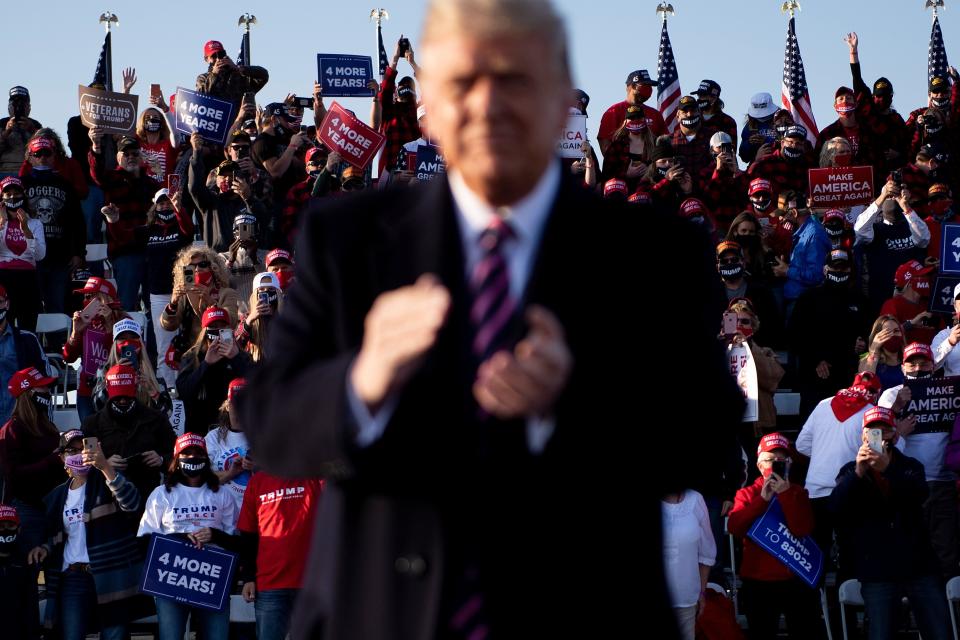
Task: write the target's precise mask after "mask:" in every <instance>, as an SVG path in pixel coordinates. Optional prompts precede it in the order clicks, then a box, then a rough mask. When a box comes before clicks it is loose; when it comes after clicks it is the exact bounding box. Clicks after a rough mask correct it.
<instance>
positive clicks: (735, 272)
mask: <svg viewBox="0 0 960 640" xmlns="http://www.w3.org/2000/svg"><path fill="white" fill-rule="evenodd" d="M717 271H719V272H720V277H721V278H723V281H724V282H736V281H737V280H739V279H740V278H742V277H743V264H742V263H739V262H738V263H737V264H727V265H722V266H720V267H717Z"/></svg>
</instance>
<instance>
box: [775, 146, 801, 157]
mask: <svg viewBox="0 0 960 640" xmlns="http://www.w3.org/2000/svg"><path fill="white" fill-rule="evenodd" d="M780 151H781V152H783V157H784V158H786V159H787V160H798V159H800V158H802V157H803V151H800V150H799V149H794V148H793V147H786V146H784V147H782V148H781V149H780Z"/></svg>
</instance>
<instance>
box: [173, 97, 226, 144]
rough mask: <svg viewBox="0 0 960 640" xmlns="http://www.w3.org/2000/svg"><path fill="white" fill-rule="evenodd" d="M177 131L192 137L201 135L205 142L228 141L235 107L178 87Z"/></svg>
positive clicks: (176, 103)
mask: <svg viewBox="0 0 960 640" xmlns="http://www.w3.org/2000/svg"><path fill="white" fill-rule="evenodd" d="M174 102H175V107H176V108H175V109H174V112H175V113H176V122H175V124H176V129H177V131H179V132H180V133H185V134H187V135H190V134H191V133H194V132H196V133H199V134H200V137H201V138H203V139H204V140H209V141H210V142H214V143H216V144H224V143H226V141H227V133H229V132H230V125H231V124H232V123H233V105H232V104H231V103H229V102H227V101H226V100H218V99H217V98H211V97H210V96H208V95H204V94H202V93H197V92H196V91H190V90H189V89H184V88H182V87H177V98H176V100H175V101H174Z"/></svg>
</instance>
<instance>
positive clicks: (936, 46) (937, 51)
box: [927, 16, 950, 82]
mask: <svg viewBox="0 0 960 640" xmlns="http://www.w3.org/2000/svg"><path fill="white" fill-rule="evenodd" d="M948 66H950V64H949V63H948V62H947V50H946V48H945V47H944V46H943V32H942V31H940V17H939V16H934V18H933V27H931V29H930V47H929V48H928V49H927V81H928V82H929V81H930V80H932V79H933V78H935V77H937V76H939V77H941V78H946V77H947V67H948Z"/></svg>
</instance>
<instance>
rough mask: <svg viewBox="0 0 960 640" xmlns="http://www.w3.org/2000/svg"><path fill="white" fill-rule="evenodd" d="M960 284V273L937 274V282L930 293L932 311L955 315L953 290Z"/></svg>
mask: <svg viewBox="0 0 960 640" xmlns="http://www.w3.org/2000/svg"><path fill="white" fill-rule="evenodd" d="M941 264H942V263H941ZM958 284H960V275H956V276H937V282H936V284H934V285H933V291H932V292H931V295H930V311H933V312H934V313H946V314H947V315H953V309H954V307H953V300H954V298H953V290H954V288H955V287H956V286H957V285H958Z"/></svg>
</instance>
